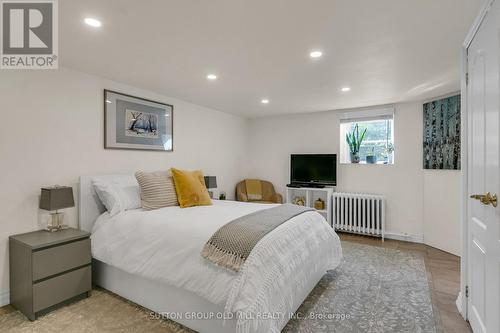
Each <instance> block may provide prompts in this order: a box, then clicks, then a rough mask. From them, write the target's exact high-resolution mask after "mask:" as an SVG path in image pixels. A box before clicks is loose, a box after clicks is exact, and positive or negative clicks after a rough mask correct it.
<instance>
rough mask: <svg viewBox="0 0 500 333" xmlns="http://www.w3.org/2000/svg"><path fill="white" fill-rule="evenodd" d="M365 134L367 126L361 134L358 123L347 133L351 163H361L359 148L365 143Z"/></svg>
mask: <svg viewBox="0 0 500 333" xmlns="http://www.w3.org/2000/svg"><path fill="white" fill-rule="evenodd" d="M365 135H366V128H365V130H364V131H363V132H362V133H361V135H359V126H358V124H356V126H355V127H354V129H353V130H352V133H346V135H345V139H346V141H347V144H348V145H349V152H350V156H351V163H359V149H360V147H361V144H362V143H363V140H364V139H365Z"/></svg>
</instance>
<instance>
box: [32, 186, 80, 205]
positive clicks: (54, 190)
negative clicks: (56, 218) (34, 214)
mask: <svg viewBox="0 0 500 333" xmlns="http://www.w3.org/2000/svg"><path fill="white" fill-rule="evenodd" d="M74 206H75V201H74V199H73V188H72V187H69V186H54V187H44V188H42V194H41V196H40V209H45V210H58V209H63V208H69V207H74Z"/></svg>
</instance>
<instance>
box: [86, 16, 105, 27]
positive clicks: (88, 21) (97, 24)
mask: <svg viewBox="0 0 500 333" xmlns="http://www.w3.org/2000/svg"><path fill="white" fill-rule="evenodd" d="M84 22H85V24H87V25H90V26H91V27H94V28H99V27H100V26H101V25H102V23H101V21H99V20H97V19H95V18H91V17H87V18H86V19H85V20H84Z"/></svg>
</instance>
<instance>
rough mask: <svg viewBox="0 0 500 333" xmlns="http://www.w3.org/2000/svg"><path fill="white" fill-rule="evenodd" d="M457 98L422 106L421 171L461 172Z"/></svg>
mask: <svg viewBox="0 0 500 333" xmlns="http://www.w3.org/2000/svg"><path fill="white" fill-rule="evenodd" d="M460 110H461V107H460V95H456V96H452V97H447V98H443V99H439V100H436V101H432V102H429V103H425V104H424V147H423V148H424V154H423V159H424V161H423V162H424V169H441V170H460V149H461V147H460V115H461V112H460Z"/></svg>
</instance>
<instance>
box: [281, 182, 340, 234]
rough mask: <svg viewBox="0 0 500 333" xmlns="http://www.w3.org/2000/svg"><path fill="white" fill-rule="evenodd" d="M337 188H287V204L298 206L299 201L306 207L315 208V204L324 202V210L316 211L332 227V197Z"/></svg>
mask: <svg viewBox="0 0 500 333" xmlns="http://www.w3.org/2000/svg"><path fill="white" fill-rule="evenodd" d="M333 192H335V187H324V188H311V187H287V188H286V202H287V203H292V204H296V203H297V202H298V201H299V202H300V203H301V204H302V203H303V205H304V206H307V207H311V208H315V207H314V206H315V205H314V204H315V202H317V201H318V199H319V200H321V201H323V202H324V209H316V208H315V209H316V211H317V212H318V213H320V214H321V215H323V216H324V217H325V219H326V220H327V221H328V224H330V225H332V195H333Z"/></svg>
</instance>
